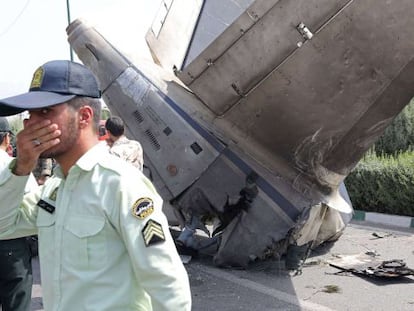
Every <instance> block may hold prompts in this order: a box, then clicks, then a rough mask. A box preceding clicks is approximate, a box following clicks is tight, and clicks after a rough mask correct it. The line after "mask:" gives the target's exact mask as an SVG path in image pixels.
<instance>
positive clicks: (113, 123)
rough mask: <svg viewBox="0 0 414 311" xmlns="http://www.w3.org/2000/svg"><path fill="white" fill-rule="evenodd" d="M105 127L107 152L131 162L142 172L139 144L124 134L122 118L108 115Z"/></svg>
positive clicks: (142, 164) (142, 162)
mask: <svg viewBox="0 0 414 311" xmlns="http://www.w3.org/2000/svg"><path fill="white" fill-rule="evenodd" d="M105 128H106V130H107V131H108V135H109V138H108V140H107V142H108V145H109V147H110V148H109V152H110V153H112V154H114V155H116V156H118V157H120V158H121V159H124V160H126V161H127V162H129V163H131V164H132V165H133V166H135V167H136V168H138V169H139V170H140V171H141V172H142V170H143V166H144V158H143V152H142V147H141V144H140V143H139V142H137V141H136V140H131V139H128V138H127V137H126V136H125V134H124V132H125V127H124V122H123V121H122V119H121V118H119V117H116V116H113V117H110V118H109V119H108V120H106V123H105Z"/></svg>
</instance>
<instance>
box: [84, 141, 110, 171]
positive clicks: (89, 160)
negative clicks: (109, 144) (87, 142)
mask: <svg viewBox="0 0 414 311" xmlns="http://www.w3.org/2000/svg"><path fill="white" fill-rule="evenodd" d="M106 154H108V149H107V148H105V145H104V144H101V143H98V144H96V145H95V146H93V147H92V148H91V149H89V150H88V151H87V152H86V153H85V154H84V155H83V156H82V157H81V158H80V159H79V160H78V162H76V165H77V166H79V168H80V169H82V170H84V171H90V170H91V169H92V168H93V167H94V166H95V165H96V164H97V163H98V162H99V160H100V159H102V155H106Z"/></svg>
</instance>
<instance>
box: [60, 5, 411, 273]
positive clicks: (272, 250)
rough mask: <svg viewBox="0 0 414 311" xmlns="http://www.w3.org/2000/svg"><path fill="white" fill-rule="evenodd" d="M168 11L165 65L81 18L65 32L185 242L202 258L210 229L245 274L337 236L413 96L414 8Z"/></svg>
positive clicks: (154, 44) (226, 258) (161, 33)
mask: <svg viewBox="0 0 414 311" xmlns="http://www.w3.org/2000/svg"><path fill="white" fill-rule="evenodd" d="M164 2H168V5H166V6H165V7H163V9H165V10H166V11H167V13H168V14H164V15H163V17H162V19H163V23H162V26H160V27H158V28H157V29H156V32H154V33H153V34H150V32H151V31H153V30H154V29H155V28H154V27H153V28H152V29H150V31H149V34H148V35H147V41H148V42H149V44H150V48H151V52H152V55H153V56H154V61H155V62H157V63H158V64H161V65H162V66H163V67H162V66H159V65H157V64H155V63H152V62H146V61H144V60H142V61H139V62H138V63H132V62H131V61H130V60H128V59H127V58H126V57H125V56H124V55H123V54H122V53H121V52H120V51H118V50H117V49H116V48H115V47H114V46H112V45H111V44H110V43H109V42H108V41H107V40H106V39H105V38H104V37H103V36H102V35H100V34H99V33H98V32H97V31H96V30H95V29H94V28H92V27H89V26H88V25H87V24H86V23H84V22H82V21H80V20H76V21H74V22H73V23H71V25H69V27H68V28H67V33H68V40H69V43H70V45H71V47H72V48H73V49H74V51H75V52H76V53H77V55H78V57H79V58H80V59H81V60H82V62H83V63H84V64H85V65H86V66H88V67H89V68H90V69H91V70H92V71H93V72H94V73H95V75H96V76H97V78H98V80H99V82H100V86H101V89H102V90H103V97H104V100H105V102H106V104H107V105H108V107H109V108H110V110H111V112H112V113H113V114H116V115H119V116H120V117H122V118H123V119H124V120H125V122H126V125H127V130H128V134H129V136H130V137H132V138H134V139H137V140H139V141H140V142H141V143H142V145H143V148H144V153H145V163H146V165H147V167H148V170H147V171H146V175H147V176H148V177H150V178H151V179H152V181H153V182H154V184H155V186H156V187H157V189H158V191H159V192H160V194H161V195H162V197H163V198H164V201H165V210H166V211H173V212H172V213H170V214H169V216H170V217H169V219H170V221H171V223H179V224H180V225H181V228H182V232H181V235H180V237H179V239H178V241H180V242H181V243H182V244H183V245H184V246H188V247H195V248H200V247H202V245H199V244H197V243H195V242H194V234H195V233H196V232H197V230H201V231H204V232H205V233H206V234H207V235H208V236H209V237H210V238H211V239H212V241H214V242H215V243H217V250H216V253H215V262H216V263H217V264H218V265H237V266H247V265H248V263H249V262H250V261H252V260H256V259H260V258H265V257H266V256H269V254H271V255H282V254H285V253H286V252H289V249H295V248H296V250H297V247H305V248H306V247H316V246H317V245H319V244H321V243H323V242H325V241H330V240H336V239H337V238H338V237H339V236H340V235H341V233H342V232H343V230H344V228H345V226H346V224H347V223H348V222H349V221H350V219H351V217H352V205H351V202H350V200H349V197H348V195H347V192H346V189H345V187H344V185H343V180H344V178H345V177H346V176H347V175H348V173H349V172H350V171H351V169H352V168H353V167H354V166H355V165H356V164H357V162H358V161H359V159H360V158H361V157H362V156H363V154H364V153H365V152H366V151H367V150H368V149H369V148H370V146H372V144H373V143H374V142H375V140H376V139H377V138H378V137H379V136H380V135H381V134H382V133H383V131H384V129H385V127H386V126H387V125H389V124H390V123H391V122H392V120H393V118H395V117H396V116H397V114H398V113H399V112H400V111H401V110H402V109H403V108H404V106H405V105H406V104H408V103H409V101H410V99H411V98H412V97H413V95H414V88H413V87H412V86H413V85H414V83H413V82H414V63H413V56H412V55H414V54H413V52H414V40H413V39H414V34H413V33H412V32H411V31H410V29H412V27H413V26H414V20H413V19H412V18H411V17H410V16H409V14H407V13H406V12H411V11H412V9H414V2H412V1H409V0H402V1H401V0H400V1H385V0H379V1H376V2H375V6H373V5H372V2H370V1H368V0H360V1H345V0H342V1H340V0H337V1H332V0H329V1H328V0H295V1H292V0H290V1H289V0H285V1H283V0H279V1H276V0H256V1H212V2H209V3H210V5H206V2H204V3H203V5H199V4H200V3H199V2H197V3H198V4H197V3H196V2H194V5H193V6H189V7H188V9H189V11H186V10H185V8H186V6H185V5H184V6H183V0H174V1H164ZM230 2H231V4H230ZM235 3H237V4H240V5H236V6H237V7H238V9H236V8H235V7H234V5H235ZM225 6H230V7H231V8H232V9H231V12H232V14H233V15H232V16H230V17H229V21H231V22H229V23H228V24H226V22H223V23H221V24H220V27H218V28H219V29H216V30H215V31H213V32H211V33H212V34H213V37H210V38H209V39H208V40H204V41H203V38H204V39H205V36H203V35H202V34H203V33H206V31H205V30H206V29H200V27H202V28H205V27H207V28H208V27H211V28H214V27H215V26H217V25H215V24H211V25H210V24H209V23H203V22H202V21H203V20H205V16H206V14H209V15H212V16H214V14H216V15H218V12H220V13H223V12H226V7H225ZM243 6H244V7H243ZM177 8H181V9H180V10H177ZM227 9H228V8H227ZM229 10H230V9H229ZM237 10H238V11H237ZM236 11H237V14H235V13H234V12H236ZM170 13H171V14H170ZM173 13H174V14H173ZM180 14H181V16H186V18H188V20H187V21H188V24H187V26H186V27H184V28H185V29H186V30H185V36H182V35H183V34H182V33H180V34H179V35H180V37H179V38H174V33H177V32H174V31H172V29H171V28H174V25H175V23H176V22H174V20H175V19H177V18H178V19H179V17H180ZM189 16H191V18H190V17H189ZM384 20H387V23H385V24H384V23H383V22H382V21H384ZM223 25H225V27H224V26H223ZM189 34H191V35H189ZM150 36H152V38H151V39H149V37H150ZM178 39H179V40H178ZM174 47H177V53H176V54H174V51H173V49H174ZM196 47H197V48H196ZM197 49H198V52H194V51H196V50H197ZM191 50H192V51H193V52H191ZM160 51H162V53H161V52H160ZM183 51H184V52H183ZM190 52H191V53H190ZM170 53H171V54H170ZM167 214H168V213H167ZM213 235H214V236H213ZM194 243H195V244H194ZM289 246H291V247H289ZM298 253H300V252H298ZM302 253H303V252H302Z"/></svg>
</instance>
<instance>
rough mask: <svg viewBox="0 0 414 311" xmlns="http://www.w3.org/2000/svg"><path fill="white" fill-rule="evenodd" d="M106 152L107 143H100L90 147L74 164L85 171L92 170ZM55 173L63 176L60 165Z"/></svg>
mask: <svg viewBox="0 0 414 311" xmlns="http://www.w3.org/2000/svg"><path fill="white" fill-rule="evenodd" d="M105 154H108V148H107V147H106V146H105V144H103V143H98V144H96V145H95V146H93V147H92V148H91V149H89V150H88V151H87V152H86V153H85V154H84V155H83V156H81V157H80V158H79V160H78V161H77V162H76V164H75V165H74V166H76V167H79V168H80V169H81V170H84V171H90V170H92V168H93V167H94V166H95V165H96V164H97V163H99V160H100V159H102V156H103V155H105ZM72 169H73V167H72V168H71V169H70V170H69V172H70V171H71V170H72ZM54 174H55V175H56V176H57V177H60V178H63V173H62V170H61V169H60V166H59V165H58V166H57V167H56V169H55V170H54Z"/></svg>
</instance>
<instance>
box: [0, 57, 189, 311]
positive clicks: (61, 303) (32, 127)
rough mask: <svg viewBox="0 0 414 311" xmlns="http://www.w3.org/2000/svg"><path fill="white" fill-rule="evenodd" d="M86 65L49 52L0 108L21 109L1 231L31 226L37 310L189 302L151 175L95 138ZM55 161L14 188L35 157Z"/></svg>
mask: <svg viewBox="0 0 414 311" xmlns="http://www.w3.org/2000/svg"><path fill="white" fill-rule="evenodd" d="M99 97H100V91H99V88H98V85H97V81H96V79H95V77H94V76H93V74H92V73H91V72H90V71H89V70H88V69H87V68H86V67H84V66H83V65H81V64H78V63H75V62H71V61H63V60H58V61H51V62H47V63H45V64H44V65H42V66H40V67H39V68H38V69H37V70H36V71H35V73H34V75H33V80H32V83H31V86H30V89H29V92H28V93H25V94H21V95H17V96H14V97H9V98H6V99H2V100H0V114H10V115H11V114H16V113H19V112H22V111H24V110H29V112H30V119H28V120H25V122H24V129H23V130H22V131H20V132H19V133H18V134H17V137H16V146H17V157H16V160H15V161H14V162H12V163H11V165H10V166H9V167H8V168H6V169H4V170H2V171H1V172H0V200H1V201H2V202H3V203H5V205H4V206H2V208H1V209H0V238H12V237H16V236H18V235H24V234H26V235H32V234H36V233H37V234H38V237H39V261H40V271H41V279H42V291H43V302H44V308H45V310H46V311H47V310H62V311H65V310H86V309H87V310H122V311H128V310H157V311H158V310H180V311H181V310H184V311H185V310H191V293H190V287H189V281H188V276H187V273H186V271H185V268H184V266H183V264H182V262H181V260H180V257H179V255H178V253H177V250H176V248H175V245H174V241H173V239H172V237H171V234H170V232H169V229H168V223H167V219H166V217H165V215H164V214H163V213H162V199H161V198H160V196H159V195H158V194H157V192H156V190H155V188H154V187H153V185H152V184H151V182H150V181H149V180H148V179H147V178H146V177H145V176H144V175H143V174H142V173H141V172H140V171H139V170H138V169H135V168H133V167H132V166H131V165H130V164H128V163H126V162H125V161H124V160H122V159H120V158H118V157H115V156H113V155H111V154H109V153H108V152H107V148H106V146H104V145H103V144H100V143H99V139H98V127H99V120H100V109H101V107H100V106H101V103H100V100H99ZM39 156H41V157H52V158H54V159H55V160H56V162H57V164H58V165H57V166H56V167H55V169H54V172H53V176H52V177H50V178H49V179H48V180H46V182H45V184H44V185H43V186H41V187H39V188H38V190H37V191H32V192H31V193H30V194H26V195H24V194H23V191H22V185H24V183H25V182H26V180H27V176H28V175H29V173H30V172H31V171H32V170H33V168H34V167H35V165H36V162H37V159H38V158H39Z"/></svg>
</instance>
